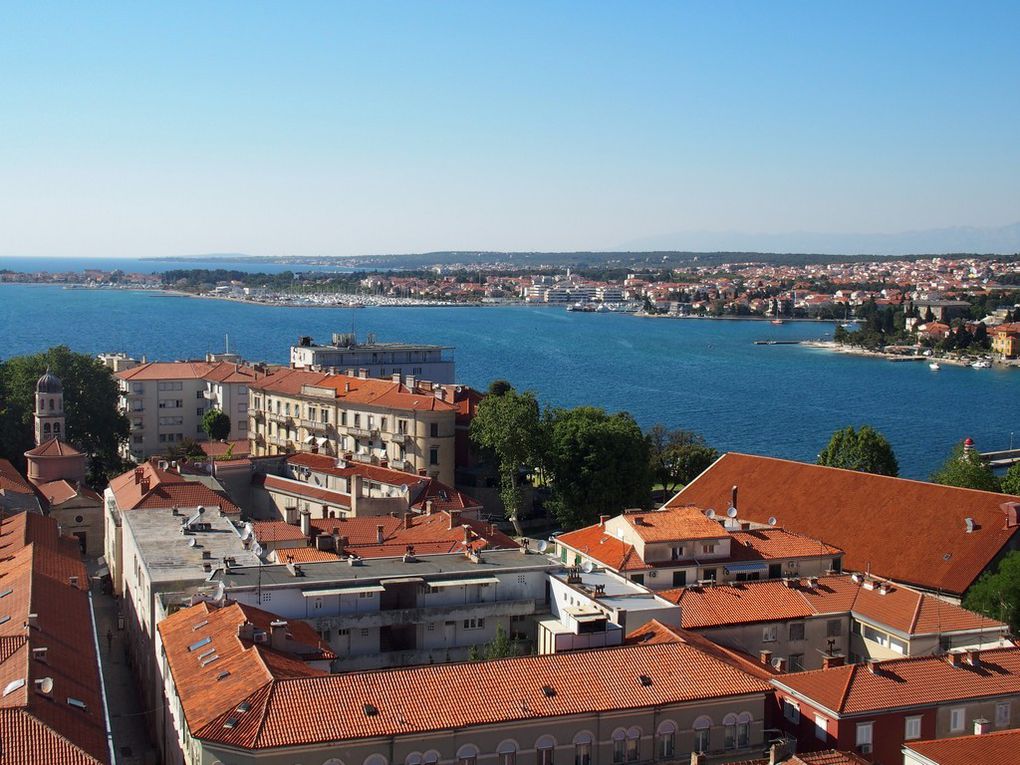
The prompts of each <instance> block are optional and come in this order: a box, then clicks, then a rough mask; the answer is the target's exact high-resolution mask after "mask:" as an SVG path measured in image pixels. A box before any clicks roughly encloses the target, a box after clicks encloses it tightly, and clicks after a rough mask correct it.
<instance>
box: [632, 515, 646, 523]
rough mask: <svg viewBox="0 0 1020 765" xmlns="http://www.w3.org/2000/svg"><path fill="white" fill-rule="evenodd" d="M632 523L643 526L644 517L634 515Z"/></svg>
mask: <svg viewBox="0 0 1020 765" xmlns="http://www.w3.org/2000/svg"><path fill="white" fill-rule="evenodd" d="M634 525H635V526H644V525H645V517H644V516H643V515H635V516H634Z"/></svg>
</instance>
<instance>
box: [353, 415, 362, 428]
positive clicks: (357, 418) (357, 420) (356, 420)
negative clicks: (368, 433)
mask: <svg viewBox="0 0 1020 765" xmlns="http://www.w3.org/2000/svg"><path fill="white" fill-rule="evenodd" d="M354 427H356V428H360V427H361V415H360V414H357V413H355V415H354Z"/></svg>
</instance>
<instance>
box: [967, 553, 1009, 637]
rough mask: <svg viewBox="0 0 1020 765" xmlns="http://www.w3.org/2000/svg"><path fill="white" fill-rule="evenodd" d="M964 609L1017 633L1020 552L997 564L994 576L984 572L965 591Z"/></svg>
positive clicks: (1007, 556)
mask: <svg viewBox="0 0 1020 765" xmlns="http://www.w3.org/2000/svg"><path fill="white" fill-rule="evenodd" d="M963 605H964V607H965V608H969V609H970V610H972V611H977V612H978V613H981V614H984V615H985V616H988V617H991V618H992V619H998V620H999V621H1003V622H1006V623H1007V624H1008V625H1009V626H1010V627H1011V628H1012V630H1013V632H1014V633H1016V631H1017V630H1020V552H1016V551H1013V552H1011V553H1009V554H1008V555H1006V557H1004V558H1003V559H1002V561H1001V563H999V568H998V570H997V571H996V572H994V573H992V572H990V571H989V572H986V573H985V574H983V575H982V577H981V578H980V579H978V580H977V582H975V583H974V584H973V585H972V586H971V588H970V589H969V590H968V591H967V594H966V596H965V597H964V599H963Z"/></svg>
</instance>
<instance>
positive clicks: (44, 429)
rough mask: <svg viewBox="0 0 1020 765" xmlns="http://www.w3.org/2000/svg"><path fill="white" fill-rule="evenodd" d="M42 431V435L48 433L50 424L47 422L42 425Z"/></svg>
mask: <svg viewBox="0 0 1020 765" xmlns="http://www.w3.org/2000/svg"><path fill="white" fill-rule="evenodd" d="M42 431H43V433H49V432H50V424H49V423H48V422H44V423H43V426H42Z"/></svg>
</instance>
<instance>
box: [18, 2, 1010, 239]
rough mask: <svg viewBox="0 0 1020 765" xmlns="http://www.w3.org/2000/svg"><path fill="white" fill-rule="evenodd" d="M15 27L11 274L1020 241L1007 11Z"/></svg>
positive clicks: (57, 19)
mask: <svg viewBox="0 0 1020 765" xmlns="http://www.w3.org/2000/svg"><path fill="white" fill-rule="evenodd" d="M6 10H7V13H6V14H5V19H4V29H3V31H0V36H2V37H0V39H2V40H3V42H4V44H3V45H2V46H0V64H2V66H3V69H4V72H5V82H4V88H3V90H4V101H5V102H4V108H3V110H0V130H2V131H3V135H4V141H3V142H2V144H0V168H2V169H3V173H2V175H0V177H2V178H3V181H2V184H0V189H2V190H3V198H2V204H0V231H2V232H3V236H2V241H0V256H8V257H86V258H87V257H103V258H109V257H124V258H131V257H135V258H137V257H145V258H149V257H182V256H187V255H188V254H191V253H194V254H202V253H216V252H228V253H229V252H243V253H247V254H250V255H265V256H287V255H293V256H300V257H316V256H337V257H339V256H351V255H369V254H396V253H421V252H429V251H446V250H465V251H470V250H491V251H503V252H510V251H560V252H562V251H586V250H590V251H613V250H619V249H632V250H634V249H682V250H706V249H707V250H760V251H773V250H776V249H777V248H778V250H779V251H792V250H798V251H811V252H815V251H817V252H819V253H820V254H825V253H829V252H833V253H837V254H852V253H850V252H845V248H847V247H850V248H862V247H863V248H865V250H864V251H868V250H867V248H868V247H874V248H876V249H878V250H881V249H887V250H888V251H889V254H892V253H893V251H895V250H896V249H897V248H902V247H915V246H916V247H921V249H924V250H931V249H933V247H934V248H938V242H940V241H944V242H946V245H945V250H944V251H947V252H950V251H958V248H959V244H960V243H961V242H963V243H965V242H967V241H974V242H978V243H980V242H987V243H989V244H990V245H993V246H997V247H1002V248H1004V251H1005V252H1012V251H1016V250H1017V249H1020V231H1015V230H1014V229H1018V227H1020V224H1018V223H1017V222H1018V221H1020V148H1018V145H1017V142H1016V140H1015V135H1014V134H1015V126H1016V125H1017V124H1020V100H1018V99H1016V98H1015V97H1013V92H1012V86H1013V83H1015V82H1017V81H1018V79H1020V50H1018V49H1017V46H1016V45H1015V41H1014V40H1013V37H1014V34H1013V32H1014V30H1015V29H1017V28H1020V4H1016V3H1010V2H986V3H982V4H981V6H980V8H979V9H978V10H977V11H976V10H975V8H974V7H973V6H962V5H959V4H955V3H948V2H929V3H921V2H905V3H900V4H893V5H890V4H883V3H879V2H864V3H858V4H854V5H852V6H836V5H831V4H820V5H819V4H816V5H810V4H809V5H805V4H802V3H793V2H782V1H779V2H776V3H770V4H749V3H730V2H722V3H715V4H711V5H703V4H687V3H674V2H668V3H667V2H648V3H642V4H633V5H627V6H621V5H617V4H608V3H579V2H578V3H572V2H553V3H526V2H525V3H515V4H512V5H511V4H508V5H498V4H477V3H468V2H450V3H444V4H428V5H425V4H415V3H404V2H394V3H389V4H370V5H368V4H366V5H357V4H347V3H317V2H303V3H298V4H293V5H288V6H272V5H268V6H261V5H250V4H242V3H223V4H216V5H208V4H201V3H196V2H182V3H179V4H173V5H163V6H160V5H137V4H135V5H131V4H126V3H122V4H109V5H105V4H104V5H103V6H95V5H77V6H76V5H66V4H47V3H33V4H30V5H12V6H9V7H8V8H7V9H6ZM933 232H935V233H934V236H935V238H926V237H927V236H928V235H929V234H932V233H933ZM907 235H910V236H907ZM911 237H913V238H911ZM939 237H941V238H939ZM968 237H970V238H969V239H968ZM756 242H758V243H760V244H755V243H756ZM912 242H914V243H917V244H912ZM642 243H644V245H645V246H642ZM875 254H883V253H882V252H876V253H875Z"/></svg>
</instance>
